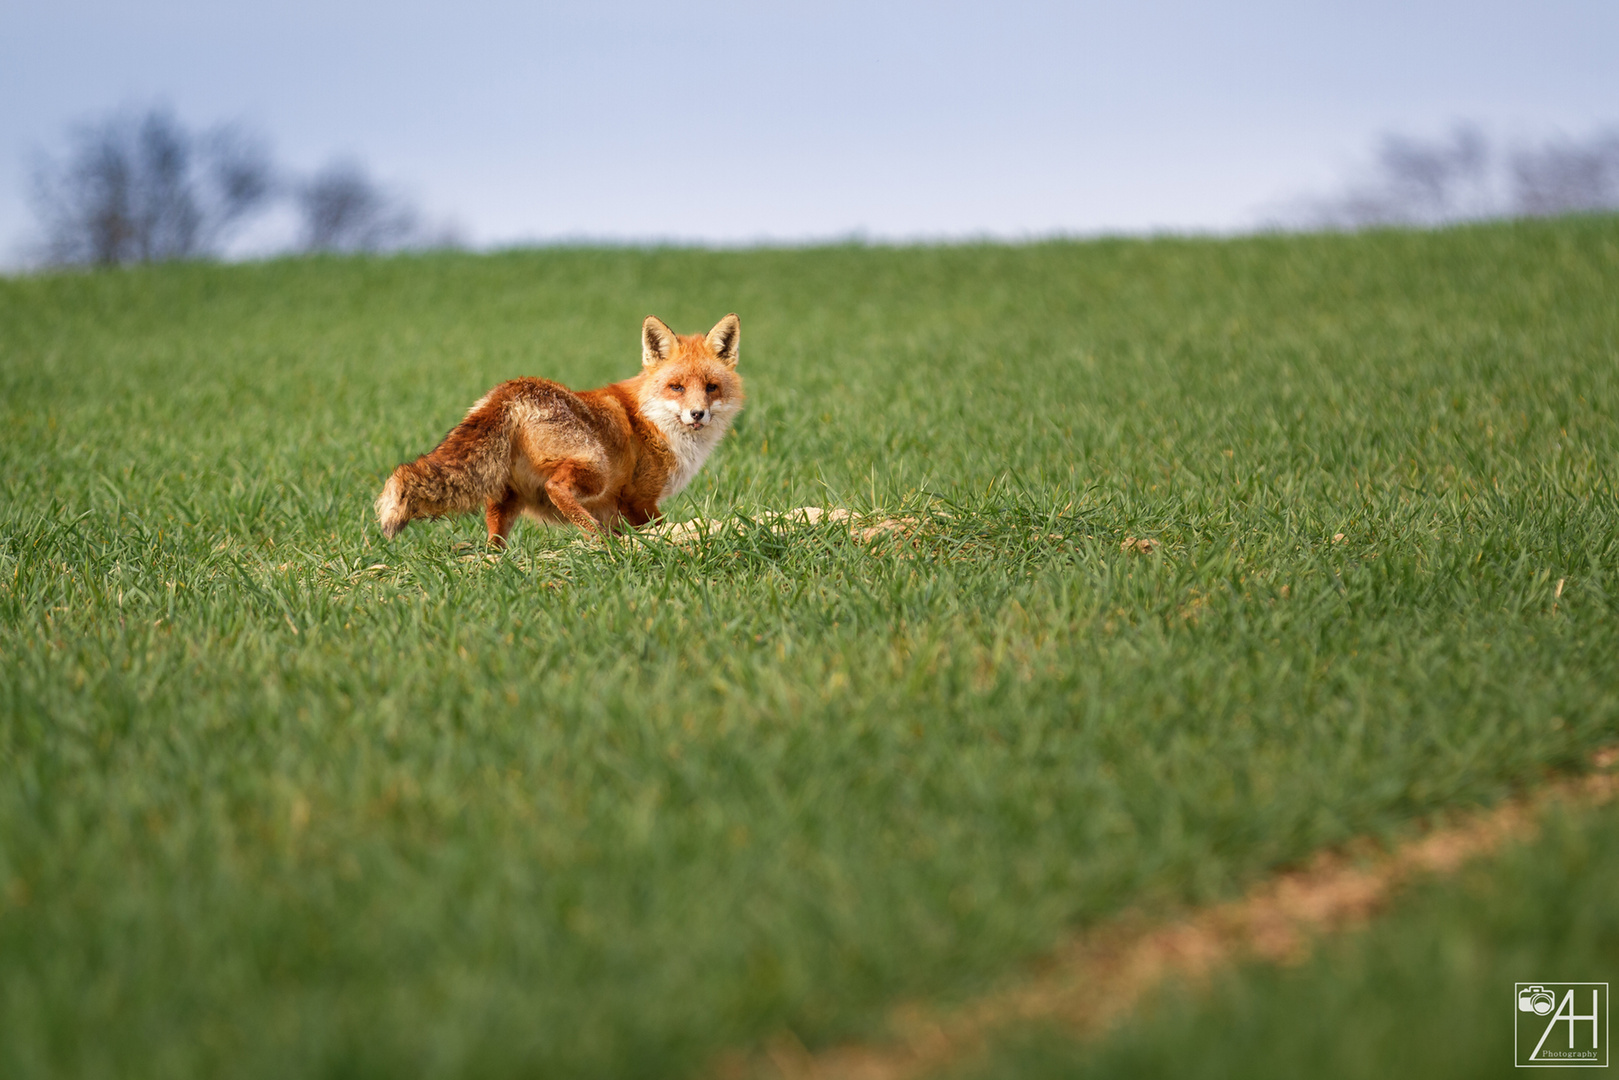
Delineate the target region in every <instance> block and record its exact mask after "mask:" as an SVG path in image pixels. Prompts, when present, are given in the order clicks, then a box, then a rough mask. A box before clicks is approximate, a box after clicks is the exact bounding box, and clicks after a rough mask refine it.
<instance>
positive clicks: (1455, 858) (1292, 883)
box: [714, 747, 1619, 1080]
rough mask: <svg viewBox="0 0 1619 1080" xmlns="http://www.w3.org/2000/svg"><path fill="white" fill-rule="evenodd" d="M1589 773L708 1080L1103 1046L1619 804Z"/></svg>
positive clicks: (830, 1078) (1606, 776)
mask: <svg viewBox="0 0 1619 1080" xmlns="http://www.w3.org/2000/svg"><path fill="white" fill-rule="evenodd" d="M1592 767H1593V770H1594V771H1593V772H1591V773H1589V774H1587V775H1585V776H1581V777H1576V778H1572V779H1565V780H1559V781H1556V782H1554V783H1552V784H1549V785H1547V786H1546V787H1545V788H1542V789H1540V790H1538V791H1536V792H1533V793H1532V794H1529V795H1527V796H1525V797H1523V798H1520V799H1515V800H1513V801H1511V802H1507V803H1503V804H1501V805H1500V806H1497V807H1494V808H1492V809H1490V810H1484V811H1478V812H1476V813H1472V814H1467V815H1464V816H1460V817H1453V818H1451V819H1450V820H1449V821H1448V822H1447V823H1445V824H1443V825H1440V826H1436V827H1434V828H1432V829H1430V830H1429V831H1428V832H1426V833H1424V834H1423V835H1421V836H1418V837H1414V838H1412V839H1411V840H1409V841H1406V842H1404V843H1402V844H1399V845H1398V846H1396V847H1394V848H1392V849H1382V848H1379V847H1377V846H1375V845H1373V844H1370V843H1366V844H1351V845H1348V846H1347V847H1346V848H1344V849H1339V850H1334V851H1330V852H1323V853H1321V854H1319V855H1317V856H1316V857H1315V858H1314V859H1313V860H1311V862H1310V864H1309V865H1308V866H1306V867H1304V868H1302V869H1299V870H1295V871H1289V872H1287V873H1283V874H1280V875H1277V876H1276V877H1273V878H1269V879H1267V880H1266V881H1263V882H1261V883H1259V884H1258V885H1256V886H1255V887H1254V888H1253V889H1251V890H1250V891H1249V892H1248V894H1247V895H1246V896H1244V897H1243V898H1242V899H1240V900H1234V901H1231V902H1229V903H1225V904H1220V905H1217V906H1214V907H1209V908H1203V909H1196V910H1192V911H1188V912H1186V913H1185V914H1183V915H1182V916H1181V917H1179V918H1177V919H1175V920H1174V921H1170V922H1149V921H1147V920H1145V919H1142V918H1140V917H1136V916H1123V917H1120V918H1118V919H1115V920H1112V921H1110V922H1108V923H1105V924H1103V925H1101V926H1098V927H1096V928H1093V929H1091V930H1089V931H1086V932H1085V933H1083V934H1079V935H1076V936H1075V937H1074V938H1073V939H1072V940H1070V941H1069V942H1067V943H1065V944H1064V945H1062V946H1061V947H1059V948H1058V949H1056V950H1055V951H1053V952H1052V953H1051V954H1050V955H1048V956H1047V957H1046V958H1045V960H1044V961H1043V962H1042V963H1040V964H1039V965H1038V966H1037V968H1036V969H1035V970H1033V971H1032V972H1031V973H1029V974H1028V975H1026V976H1025V977H1023V978H1022V979H1020V980H1018V981H1016V982H1013V983H1011V984H1008V985H1006V986H1005V987H1003V988H1001V989H999V990H997V991H995V992H993V993H991V994H988V995H986V996H984V997H982V998H980V999H978V1000H977V1001H974V1002H970V1003H968V1004H966V1005H964V1006H961V1007H959V1008H955V1009H952V1010H948V1011H941V1010H932V1009H928V1008H926V1007H923V1006H914V1005H912V1006H901V1007H899V1008H897V1009H895V1010H894V1011H893V1013H892V1014H891V1015H890V1017H889V1030H890V1032H891V1033H892V1035H891V1038H890V1039H889V1040H888V1041H886V1042H882V1043H869V1044H850V1045H845V1046H837V1047H833V1048H830V1049H827V1050H823V1051H821V1052H819V1053H810V1052H809V1051H807V1050H806V1049H805V1048H804V1047H803V1045H802V1044H800V1043H799V1042H798V1041H797V1040H796V1039H795V1038H793V1037H792V1036H791V1035H783V1036H780V1037H778V1038H776V1039H774V1040H772V1041H771V1042H770V1043H769V1044H768V1045H767V1046H766V1047H765V1049H764V1051H763V1052H761V1053H758V1054H754V1055H742V1054H734V1055H730V1056H727V1057H726V1058H724V1059H723V1060H721V1061H719V1062H717V1063H716V1067H715V1069H714V1073H715V1075H716V1076H718V1077H720V1078H722V1080H744V1078H757V1080H910V1078H916V1077H924V1076H927V1075H930V1074H932V1073H935V1072H937V1071H939V1070H940V1069H943V1068H946V1067H948V1066H950V1065H954V1064H956V1063H958V1062H960V1061H962V1060H964V1059H966V1058H968V1057H970V1056H972V1055H973V1054H975V1053H976V1052H978V1051H980V1050H982V1049H983V1048H984V1047H985V1046H986V1045H987V1043H988V1040H989V1039H990V1037H991V1036H993V1035H994V1034H995V1033H996V1032H998V1031H1001V1030H1003V1029H1006V1028H1009V1027H1011V1026H1013V1025H1015V1024H1020V1023H1027V1022H1030V1021H1044V1022H1055V1023H1057V1024H1060V1025H1062V1026H1063V1027H1065V1028H1067V1029H1068V1030H1069V1031H1071V1032H1072V1033H1073V1034H1074V1035H1075V1036H1076V1037H1080V1038H1084V1037H1087V1036H1095V1035H1097V1034H1100V1033H1102V1032H1104V1031H1106V1030H1107V1029H1108V1028H1109V1027H1111V1026H1112V1025H1113V1024H1114V1023H1116V1022H1117V1021H1119V1020H1121V1019H1123V1018H1124V1017H1125V1016H1126V1015H1127V1014H1129V1013H1130V1012H1131V1011H1132V1010H1133V1009H1134V1008H1135V1007H1136V1006H1137V1004H1138V1003H1139V1002H1140V1001H1141V999H1142V998H1143V997H1144V996H1145V995H1146V994H1147V993H1148V992H1150V991H1151V990H1153V989H1154V988H1155V987H1157V986H1158V985H1159V984H1161V983H1162V982H1164V981H1165V980H1166V979H1168V978H1169V977H1171V976H1174V977H1175V978H1177V979H1181V980H1190V981H1193V982H1196V981H1198V980H1200V979H1203V978H1204V977H1206V976H1207V975H1208V974H1209V973H1210V972H1211V971H1212V970H1213V969H1214V968H1215V967H1217V966H1218V965H1221V964H1225V963H1229V962H1232V961H1235V960H1239V959H1243V958H1250V957H1257V958H1260V959H1265V960H1271V961H1275V962H1278V963H1293V962H1297V961H1298V960H1300V959H1302V958H1303V957H1304V956H1306V955H1307V954H1308V952H1309V948H1310V944H1311V942H1312V941H1313V939H1315V938H1317V937H1319V936H1321V935H1323V934H1328V933H1331V932H1333V931H1336V930H1342V929H1346V928H1349V927H1352V926H1356V925H1358V924H1361V923H1363V922H1365V921H1366V920H1367V919H1369V918H1371V917H1372V916H1373V915H1374V914H1376V913H1377V912H1378V911H1379V910H1380V909H1381V908H1382V907H1383V906H1384V905H1385V904H1386V903H1387V902H1388V901H1389V899H1390V898H1391V897H1392V896H1393V895H1394V894H1395V893H1396V892H1398V891H1399V889H1400V888H1401V887H1402V886H1403V885H1405V884H1407V883H1408V882H1410V881H1412V880H1414V879H1416V878H1420V877H1424V876H1429V875H1442V874H1450V873H1454V872H1455V871H1456V870H1458V869H1460V868H1461V867H1462V866H1463V865H1464V864H1465V863H1467V862H1469V861H1471V860H1473V859H1477V858H1480V857H1482V856H1486V855H1489V854H1491V853H1493V852H1495V851H1497V850H1499V849H1500V848H1501V847H1502V846H1503V845H1504V844H1506V843H1507V842H1509V841H1512V840H1516V839H1520V838H1523V837H1527V836H1530V835H1532V834H1533V833H1534V831H1535V829H1536V828H1537V827H1538V823H1539V819H1540V817H1541V815H1542V814H1543V812H1544V811H1545V810H1546V809H1547V808H1548V807H1549V806H1551V805H1553V804H1554V803H1557V802H1566V803H1574V804H1577V805H1597V804H1600V803H1604V802H1607V801H1609V800H1610V799H1612V798H1614V796H1615V795H1616V794H1619V771H1616V770H1619V747H1609V748H1607V749H1605V750H1603V751H1601V752H1599V753H1598V754H1597V755H1595V756H1594V757H1593V758H1592Z"/></svg>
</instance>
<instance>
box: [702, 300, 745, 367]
mask: <svg viewBox="0 0 1619 1080" xmlns="http://www.w3.org/2000/svg"><path fill="white" fill-rule="evenodd" d="M741 343H742V321H741V320H740V319H738V318H737V317H736V313H735V312H732V313H731V314H730V315H727V316H725V318H723V319H721V320H720V321H719V322H717V323H715V324H714V329H712V330H710V331H709V332H708V347H709V348H710V349H713V350H714V355H715V356H717V357H719V358H720V361H721V362H722V363H723V364H725V366H727V367H736V359H737V347H738V346H739V345H740V344H741Z"/></svg>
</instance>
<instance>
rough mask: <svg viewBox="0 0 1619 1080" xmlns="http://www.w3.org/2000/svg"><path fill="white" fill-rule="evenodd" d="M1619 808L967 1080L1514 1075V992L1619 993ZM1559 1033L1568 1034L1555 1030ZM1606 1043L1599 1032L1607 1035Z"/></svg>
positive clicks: (967, 1073) (1033, 1037)
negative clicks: (1281, 963) (1528, 988)
mask: <svg viewBox="0 0 1619 1080" xmlns="http://www.w3.org/2000/svg"><path fill="white" fill-rule="evenodd" d="M1616 892H1619V806H1614V805H1610V806H1608V807H1606V808H1604V809H1601V810H1596V811H1592V810H1589V809H1583V810H1573V811H1564V812H1563V813H1562V814H1560V815H1558V816H1556V817H1554V818H1553V819H1552V820H1551V821H1550V823H1549V825H1548V827H1547V828H1545V829H1544V831H1542V832H1541V833H1540V834H1539V835H1537V836H1536V837H1535V839H1534V840H1533V841H1531V842H1529V843H1526V844H1523V845H1521V846H1519V847H1517V848H1515V849H1514V850H1513V851H1511V852H1509V853H1508V854H1507V855H1506V856H1505V857H1501V858H1491V859H1486V860H1482V861H1480V862H1478V863H1476V864H1474V865H1473V866H1471V867H1469V868H1468V869H1467V870H1466V871H1465V872H1464V873H1463V874H1461V875H1460V876H1459V877H1457V878H1456V879H1454V880H1448V881H1430V882H1428V883H1426V884H1425V886H1424V887H1423V888H1421V889H1418V890H1417V891H1416V892H1415V893H1414V894H1412V895H1409V896H1405V897H1402V898H1400V899H1399V901H1398V902H1397V904H1396V906H1395V909H1394V910H1393V912H1392V913H1390V914H1389V915H1387V916H1385V917H1384V918H1383V919H1381V920H1379V921H1377V922H1374V923H1372V924H1371V926H1370V927H1369V928H1367V929H1366V930H1364V931H1361V932H1358V933H1353V934H1349V935H1345V936H1344V937H1342V938H1340V939H1338V940H1335V941H1332V942H1330V943H1327V944H1326V945H1325V946H1323V947H1321V948H1320V949H1319V951H1318V952H1317V954H1316V955H1315V956H1314V957H1313V958H1312V959H1311V960H1310V961H1309V962H1308V963H1306V964H1304V965H1303V966H1302V967H1300V968H1298V969H1292V970H1290V969H1286V968H1277V967H1274V966H1268V965H1254V966H1250V967H1244V968H1239V969H1236V970H1233V971H1228V972H1223V973H1221V974H1220V975H1219V976H1217V977H1216V978H1215V979H1214V980H1213V982H1212V984H1211V985H1208V986H1203V987H1197V988H1195V990H1194V989H1193V988H1191V987H1179V988H1171V989H1170V990H1169V991H1168V992H1166V993H1164V994H1162V995H1160V998H1159V1000H1158V1001H1157V1002H1156V1004H1155V1006H1154V1007H1152V1008H1150V1009H1148V1010H1144V1011H1143V1014H1142V1015H1140V1016H1138V1017H1137V1018H1136V1019H1135V1020H1134V1021H1132V1022H1131V1023H1129V1024H1128V1025H1126V1026H1125V1027H1124V1028H1123V1029H1121V1030H1120V1031H1118V1032H1115V1033H1114V1034H1113V1035H1112V1036H1110V1037H1109V1038H1107V1039H1105V1040H1103V1041H1101V1042H1100V1043H1098V1044H1096V1045H1091V1046H1082V1045H1076V1044H1074V1043H1071V1042H1069V1041H1068V1040H1067V1039H1065V1038H1064V1037H1063V1036H1062V1034H1061V1033H1060V1032H1058V1031H1054V1030H1045V1031H1038V1030H1035V1031H1027V1032H1023V1033H1019V1034H1008V1035H1006V1036H1005V1037H1003V1039H1002V1040H1001V1042H1000V1044H999V1045H998V1046H997V1047H996V1048H995V1050H994V1052H993V1053H992V1054H990V1055H988V1057H987V1060H983V1061H977V1062H974V1063H972V1064H971V1065H970V1066H966V1067H964V1068H963V1069H962V1070H961V1072H959V1073H958V1074H957V1075H959V1076H961V1077H963V1078H965V1077H1013V1076H1015V1077H1023V1078H1027V1080H1044V1078H1048V1077H1063V1078H1064V1080H1101V1078H1103V1077H1129V1078H1131V1080H1136V1078H1140V1080H1148V1078H1152V1077H1174V1078H1176V1080H1213V1078H1216V1077H1221V1078H1224V1077H1231V1078H1235V1077H1242V1078H1244V1080H1249V1078H1251V1080H1267V1078H1270V1077H1277V1078H1292V1077H1299V1076H1311V1077H1321V1078H1323V1080H1340V1078H1341V1080H1360V1078H1365V1080H1373V1078H1382V1077H1390V1076H1421V1077H1433V1078H1435V1080H1441V1078H1444V1077H1457V1078H1463V1077H1466V1078H1472V1077H1488V1076H1499V1077H1509V1076H1513V1075H1522V1074H1516V1073H1515V1070H1514V1066H1513V1024H1514V1020H1515V1019H1516V1016H1515V1011H1514V1010H1515V1008H1516V1005H1517V1002H1516V1001H1515V1000H1514V984H1516V983H1521V982H1530V981H1534V980H1548V979H1558V980H1563V981H1573V982H1591V981H1594V982H1607V983H1610V984H1611V983H1612V982H1613V981H1614V975H1615V973H1616V972H1619V907H1616V906H1615V904H1614V903H1613V897H1614V895H1615V893H1616ZM1559 1034H1561V1032H1559ZM1599 1034H1600V1035H1601V1037H1602V1040H1603V1041H1604V1044H1605V1043H1606V1039H1607V1032H1606V1029H1605V1028H1604V1029H1599Z"/></svg>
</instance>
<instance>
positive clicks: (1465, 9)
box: [0, 0, 1619, 249]
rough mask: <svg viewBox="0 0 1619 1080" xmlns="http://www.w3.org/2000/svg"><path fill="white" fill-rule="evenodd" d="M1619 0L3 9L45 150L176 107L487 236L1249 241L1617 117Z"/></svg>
mask: <svg viewBox="0 0 1619 1080" xmlns="http://www.w3.org/2000/svg"><path fill="white" fill-rule="evenodd" d="M1616 57H1619V3H1615V2H1614V0H1601V2H1575V0H1539V2H1536V3H1525V2H1521V0H1520V2H1516V3H1502V2H1495V0H1475V2H1471V3H1438V2H1429V0H1406V2H1399V3H1395V2H1385V0H1360V2H1356V3H1331V4H1328V3H1309V2H1298V0H1294V2H1288V3H1281V2H1246V3H1230V4H1224V5H1214V4H1206V3H1202V4H1199V3H1190V2H1178V0H1177V2H1145V3H1143V2H1135V3H1118V4H1109V5H1103V4H1089V3H1072V4H1041V3H1000V4H965V3H932V4H925V3H887V4H883V3H860V4H856V3H844V2H841V0H833V2H826V0H823V2H820V3H815V4H795V5H789V4H784V3H771V2H756V3H704V4H691V3H686V4H682V3H658V4H653V3H590V4H543V3H506V2H484V3H479V2H475V0H463V2H460V3H456V4H444V3H439V4H428V3H418V2H410V0H391V2H388V3H373V2H365V3H339V2H326V3H315V2H309V0H289V2H280V3H263V2H262V0H260V2H257V3H252V4H247V3H236V2H229V0H212V2H201V0H141V2H138V3H110V2H100V0H0V249H14V248H15V246H16V242H17V241H18V240H19V239H20V238H21V237H22V236H23V234H24V232H25V231H26V228H27V226H28V224H29V212H28V208H27V204H26V201H25V195H26V190H27V175H28V170H27V162H28V155H29V154H30V152H31V151H32V150H34V149H35V148H47V149H48V148H53V147H56V146H59V145H61V141H60V136H61V134H62V132H64V131H65V130H66V129H67V127H68V125H69V124H70V123H72V122H73V121H74V120H76V119H82V118H84V117H87V116H92V115H94V114H97V113H100V112H104V111H106V110H108V109H110V108H112V107H115V106H118V105H121V104H134V105H141V104H146V103H151V102H154V101H165V102H168V103H170V104H171V105H172V106H173V107H174V109H175V110H176V111H177V113H178V114H179V115H180V116H181V118H182V119H184V120H186V121H187V122H188V123H191V124H194V125H204V124H208V123H212V122H216V121H219V120H224V119H235V118H240V119H245V120H247V121H249V122H250V123H251V124H253V125H254V126H256V127H257V128H259V129H260V130H262V131H264V132H265V133H266V134H268V135H269V136H270V137H271V140H272V142H273V145H274V147H275V150H276V153H277V156H278V157H279V158H280V159H281V160H282V161H283V162H285V163H286V164H288V165H290V166H295V167H300V168H309V167H313V166H315V165H317V164H320V163H322V162H324V161H326V160H327V159H329V158H331V157H333V156H334V155H338V154H348V155H352V156H356V157H358V158H360V159H362V160H364V161H366V162H367V163H369V164H370V165H371V166H372V168H373V170H374V172H375V173H377V174H378V175H379V176H381V177H383V178H385V179H390V180H393V181H396V182H397V183H398V184H399V185H400V186H401V187H402V188H403V189H404V190H406V191H408V192H409V193H410V194H411V195H412V196H413V197H414V199H415V200H416V201H417V202H418V203H419V204H420V205H421V206H422V207H423V208H424V209H425V210H427V211H428V212H429V213H430V214H432V215H436V216H439V217H447V218H452V219H454V220H455V221H457V222H459V223H460V224H461V225H462V226H463V228H464V230H465V232H466V233H467V234H469V236H470V238H471V239H473V240H474V241H476V242H478V243H484V244H489V243H512V242H520V241H524V240H544V239H549V238H556V237H563V236H595V237H606V238H621V239H635V238H652V237H658V238H667V239H684V240H704V241H715V242H737V241H749V240H756V239H780V240H797V239H805V238H814V237H827V236H834V235H839V234H848V233H850V232H853V231H864V232H866V233H867V234H869V235H871V236H873V237H918V236H925V237H941V236H961V235H973V234H992V235H1000V236H1011V237H1016V236H1026V235H1032V234H1045V233H1051V232H1058V231H1061V232H1078V233H1089V232H1098V231H1141V230H1152V229H1166V228H1167V229H1197V230H1205V229H1213V230H1226V229H1234V228H1242V227H1244V226H1247V225H1251V224H1253V223H1254V222H1255V221H1256V220H1257V219H1258V217H1259V215H1260V214H1261V212H1262V208H1263V207H1265V206H1266V205H1267V204H1272V203H1274V202H1275V201H1276V200H1278V199H1281V198H1285V197H1287V196H1289V195H1293V194H1297V193H1300V192H1303V191H1309V190H1323V189H1327V188H1330V187H1332V186H1333V184H1334V182H1335V181H1337V180H1339V179H1341V178H1343V177H1344V176H1345V175H1346V173H1347V172H1348V171H1350V170H1351V169H1352V168H1353V167H1354V166H1355V165H1356V164H1357V163H1358V162H1361V161H1363V160H1365V158H1366V157H1367V154H1368V152H1369V150H1370V148H1371V146H1372V143H1373V141H1374V139H1375V137H1376V136H1377V135H1378V134H1379V133H1380V132H1384V131H1388V130H1401V131H1406V132H1410V133H1416V134H1438V133H1440V132H1442V131H1443V130H1445V128H1446V127H1447V125H1448V124H1449V123H1450V122H1451V121H1452V120H1455V119H1457V118H1471V119H1476V120H1478V121H1480V122H1482V123H1483V124H1484V125H1485V126H1486V129H1487V130H1489V131H1491V132H1492V133H1493V134H1495V135H1497V136H1498V137H1500V138H1503V139H1511V138H1515V137H1517V138H1523V137H1535V136H1541V135H1546V134H1554V133H1557V132H1563V133H1566V134H1570V135H1583V134H1586V133H1587V132H1589V131H1590V130H1592V129H1593V128H1595V127H1596V126H1598V125H1600V124H1605V123H1609V124H1611V123H1615V122H1619V59H1616Z"/></svg>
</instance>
